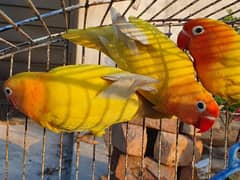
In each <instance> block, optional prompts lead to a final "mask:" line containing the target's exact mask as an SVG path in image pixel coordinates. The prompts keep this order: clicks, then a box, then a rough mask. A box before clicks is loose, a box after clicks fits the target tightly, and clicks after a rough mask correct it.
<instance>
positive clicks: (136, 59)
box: [63, 9, 219, 132]
mask: <svg viewBox="0 0 240 180" xmlns="http://www.w3.org/2000/svg"><path fill="white" fill-rule="evenodd" d="M111 15H112V21H113V24H112V25H109V26H104V27H90V28H87V29H85V30H76V29H72V30H69V31H68V32H66V33H65V34H63V37H64V38H65V39H68V40H70V41H72V42H74V43H76V44H79V45H83V46H86V47H90V48H95V49H98V50H100V51H102V52H104V53H105V54H106V55H108V56H109V57H111V58H112V59H113V60H114V61H115V62H116V63H117V65H118V66H119V67H120V68H122V69H124V70H127V71H130V72H133V73H138V74H142V75H146V76H149V77H152V78H154V79H158V80H159V82H158V83H155V84H153V86H154V87H155V88H156V89H157V91H151V92H143V91H141V90H139V93H140V94H141V95H143V96H144V97H145V98H146V99H147V100H148V101H150V102H151V103H152V104H153V107H152V108H153V109H155V110H157V111H159V112H161V113H162V114H165V115H175V116H177V117H179V118H180V119H181V120H182V121H184V122H186V123H188V124H192V125H194V126H195V127H197V128H199V129H200V132H204V131H207V130H208V129H209V128H211V127H212V125H213V123H214V121H215V120H216V118H217V117H218V115H219V108H218V105H217V103H216V102H215V100H214V99H213V97H212V96H211V94H209V93H208V92H207V91H206V90H205V89H204V88H203V87H202V86H201V85H200V84H199V83H198V82H196V80H195V76H194V69H193V66H192V63H191V62H190V61H189V59H188V57H187V55H186V54H184V53H183V52H182V51H181V50H180V49H179V48H177V47H176V45H175V44H174V43H173V42H172V41H171V40H170V39H169V38H168V37H167V36H166V35H165V34H164V33H162V32H160V31H159V30H158V29H157V28H156V27H154V26H153V25H151V24H150V23H148V22H146V21H143V20H141V19H138V18H135V17H129V22H127V21H126V20H125V18H124V17H122V16H121V15H120V14H119V13H117V12H116V11H115V10H114V9H112V11H111Z"/></svg>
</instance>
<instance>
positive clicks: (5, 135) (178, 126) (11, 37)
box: [0, 0, 240, 179]
mask: <svg viewBox="0 0 240 180" xmlns="http://www.w3.org/2000/svg"><path fill="white" fill-rule="evenodd" d="M239 3H240V2H239V1H238V0H236V1H234V0H227V1H223V0H216V1H214V0H211V1H207V0H192V1H185V0H174V1H162V0H153V1H140V0H133V1H129V0H81V1H77V0H66V1H65V0H59V1H51V2H50V1H32V0H26V1H20V0H19V1H5V0H2V1H1V2H0V24H1V25H0V78H1V79H0V83H1V85H2V84H3V81H4V80H6V79H7V78H8V77H10V76H12V75H14V74H16V73H18V72H23V71H48V70H50V69H51V68H53V67H56V66H62V65H67V64H75V63H77V64H84V63H88V64H89V63H93V64H106V59H107V57H106V56H105V55H104V54H103V53H101V52H98V51H95V50H92V49H88V48H85V47H81V46H78V47H76V46H74V45H72V44H71V43H69V42H67V41H66V40H63V39H62V38H61V34H62V33H63V32H64V31H66V30H67V29H69V28H87V27H90V26H103V25H107V24H110V23H111V21H110V9H111V7H116V8H117V9H118V10H119V11H120V13H121V14H122V15H124V16H126V17H128V16H130V15H134V16H136V17H139V18H142V19H144V20H147V21H149V22H151V23H152V24H154V25H155V26H157V27H158V28H159V29H160V30H161V31H163V32H164V33H166V34H167V35H168V36H169V37H170V38H171V39H173V40H174V41H175V40H176V37H177V34H178V32H179V31H180V28H181V26H182V25H183V23H184V22H186V21H188V20H189V19H192V18H195V17H211V18H215V19H220V20H224V19H225V18H226V17H230V16H231V17H233V16H234V17H238V16H239V17H240V8H239V7H240V4H239ZM239 22H240V18H235V19H233V20H232V21H231V24H232V25H233V26H235V27H238V26H239ZM0 103H1V107H0V112H1V119H5V120H4V121H1V124H0V125H1V130H0V131H1V132H0V133H1V143H0V144H1V153H0V178H1V179H14V178H15V179H37V178H38V179H39V178H41V179H69V178H70V179H95V178H96V179H97V178H100V176H103V175H106V176H105V178H106V179H112V177H113V175H112V173H113V168H112V166H114V163H113V159H114V158H115V156H119V154H118V152H116V149H115V147H113V145H112V131H111V129H109V130H108V133H106V135H105V143H104V142H103V140H101V139H99V141H100V144H99V145H97V146H96V145H86V144H84V143H81V144H80V143H75V142H74V141H73V135H72V134H60V135H56V134H54V133H51V132H49V131H48V130H46V129H41V128H40V127H39V126H37V125H36V124H35V123H32V121H31V120H30V119H28V118H27V117H25V116H23V115H22V114H18V113H16V112H15V111H11V110H10V109H9V107H8V103H7V102H6V100H5V98H4V95H3V93H2V94H1V95H0ZM222 114H223V115H222V119H223V120H222V121H221V122H223V123H222V124H221V123H220V125H219V126H223V129H220V130H219V129H218V130H216V131H214V129H213V130H210V131H209V132H208V133H206V134H204V137H203V138H202V141H203V142H204V144H203V146H204V147H203V149H204V151H205V152H204V153H203V155H202V157H201V158H200V159H201V160H204V159H205V160H207V161H206V163H207V165H206V166H207V167H209V168H207V170H204V169H202V173H203V174H201V173H199V172H195V170H196V167H195V165H196V163H197V160H196V156H197V153H198V152H197V150H196V148H195V146H196V145H197V144H198V139H199V137H198V135H197V134H196V130H195V129H192V130H191V133H190V134H188V135H187V136H188V137H189V138H190V139H191V140H192V144H191V146H192V149H193V151H192V152H191V154H190V155H191V164H190V165H189V166H188V167H184V168H185V169H184V168H183V167H179V166H178V164H179V162H178V161H180V159H179V156H181V155H180V154H179V153H180V151H181V150H179V144H180V145H181V143H180V142H179V140H178V139H181V136H182V134H183V133H182V132H183V130H182V129H184V127H185V126H184V125H183V124H182V123H180V121H178V120H177V121H174V123H175V126H173V129H174V132H175V134H174V136H175V141H174V143H175V146H176V148H175V152H174V155H175V161H174V166H173V167H171V168H170V170H169V169H168V168H167V169H166V167H165V166H162V165H161V159H162V156H163V155H164V154H163V152H162V151H161V150H159V151H157V155H158V160H155V163H156V166H154V165H153V164H154V163H149V164H147V163H146V161H147V160H149V159H147V160H146V157H151V156H152V155H151V152H152V151H153V144H151V143H148V144H147V150H146V152H144V138H145V137H144V133H142V137H141V147H142V151H141V157H140V165H139V166H138V167H139V170H138V175H137V178H136V177H135V179H160V178H161V177H162V174H164V171H166V172H168V173H170V174H171V173H172V175H170V176H167V177H168V178H169V179H186V178H187V179H196V178H198V179H209V178H210V177H211V176H212V175H213V174H214V173H215V172H216V171H219V170H220V169H223V168H225V167H226V165H227V158H228V157H227V150H228V147H229V145H230V144H232V143H234V142H237V141H239V132H238V131H239V124H234V125H233V124H231V123H230V122H231V120H230V119H231V117H230V116H231V113H230V112H228V111H224V112H222ZM147 121H148V120H145V119H143V120H142V122H141V130H142V131H143V132H144V131H146V129H147V132H146V133H147V137H148V139H154V140H153V141H157V144H158V147H163V146H164V144H163V138H164V133H163V132H162V131H163V129H164V127H165V126H167V125H165V124H164V123H165V121H164V120H163V119H159V121H158V123H157V125H156V124H155V126H158V128H156V129H157V130H153V128H149V127H148V122H147ZM129 128H130V127H128V124H127V125H126V129H129ZM232 128H233V129H232ZM222 130H224V131H223V133H220V132H219V131H222ZM129 134H131V132H129V131H128V130H126V132H125V136H126V137H128V136H129ZM157 136H158V138H157V140H156V137H157ZM80 145H81V146H80ZM127 145H128V141H126V143H125V146H127ZM193 147H194V148H193ZM215 151H216V152H215ZM214 152H215V153H214ZM219 152H221V153H220V154H221V155H222V154H223V156H221V158H220V159H218V160H216V157H215V156H217V155H216V154H217V153H219ZM116 154H117V155H116ZM190 155H189V156H190ZM124 157H125V156H124ZM133 159H134V158H133V157H129V156H128V155H127V156H126V157H125V158H124V163H123V167H122V168H120V167H119V168H120V170H121V172H123V174H124V176H123V178H124V179H134V177H133V176H129V173H130V172H129V171H130V170H129V168H128V166H131V165H132V164H131V161H134V160H133ZM221 159H222V160H221ZM198 161H199V159H198ZM221 163H223V164H221ZM146 164H147V165H146ZM216 164H217V165H218V167H216ZM115 166H117V165H116V164H115ZM147 168H148V169H154V170H153V172H151V173H153V174H154V173H155V174H154V175H152V176H149V177H148V178H147V177H146V176H145V174H146V173H145V169H147ZM186 169H187V170H186ZM216 169H217V170H216ZM204 173H205V174H204ZM183 174H185V176H183ZM102 178H103V177H102Z"/></svg>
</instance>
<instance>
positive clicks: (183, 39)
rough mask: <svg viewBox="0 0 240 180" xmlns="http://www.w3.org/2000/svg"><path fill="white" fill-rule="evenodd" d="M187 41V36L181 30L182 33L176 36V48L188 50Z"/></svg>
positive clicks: (188, 37)
mask: <svg viewBox="0 0 240 180" xmlns="http://www.w3.org/2000/svg"><path fill="white" fill-rule="evenodd" d="M189 41H190V36H189V35H188V34H187V33H186V32H185V31H184V30H182V31H181V32H180V33H179V34H178V38H177V46H178V47H179V48H180V49H188V44H189Z"/></svg>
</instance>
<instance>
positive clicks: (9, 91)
mask: <svg viewBox="0 0 240 180" xmlns="http://www.w3.org/2000/svg"><path fill="white" fill-rule="evenodd" d="M4 92H5V94H6V96H10V95H11V94H12V89H11V88H9V87H6V88H5V89H4Z"/></svg>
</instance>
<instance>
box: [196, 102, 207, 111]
mask: <svg viewBox="0 0 240 180" xmlns="http://www.w3.org/2000/svg"><path fill="white" fill-rule="evenodd" d="M196 106H197V110H198V112H204V111H205V110H206V104H205V102H203V101H198V102H197V103H196Z"/></svg>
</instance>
